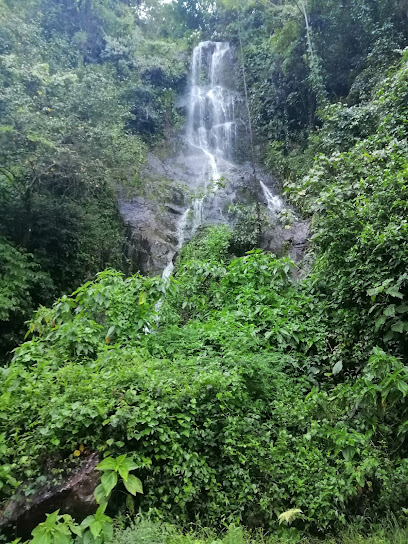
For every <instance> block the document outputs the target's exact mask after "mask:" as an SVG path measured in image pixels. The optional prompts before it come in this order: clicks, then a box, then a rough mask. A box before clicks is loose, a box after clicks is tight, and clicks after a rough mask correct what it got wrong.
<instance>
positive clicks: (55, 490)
mask: <svg viewBox="0 0 408 544" xmlns="http://www.w3.org/2000/svg"><path fill="white" fill-rule="evenodd" d="M98 463H99V456H98V454H96V453H94V454H92V455H90V456H89V457H88V458H87V460H86V461H85V462H84V463H83V465H82V466H81V468H80V469H78V470H77V471H76V472H74V473H73V474H71V475H70V476H68V477H67V478H66V480H65V481H64V482H63V483H62V484H60V485H58V486H51V487H46V488H44V489H41V490H38V491H37V492H36V493H35V494H34V495H31V497H30V498H25V497H22V496H20V497H19V496H16V498H15V499H13V500H11V501H10V502H9V504H8V505H7V507H6V509H5V511H4V512H3V515H2V516H1V518H0V533H2V532H3V530H6V529H5V528H6V527H8V526H15V527H16V534H17V536H19V537H22V538H23V539H26V538H28V537H29V536H30V534H31V531H32V530H33V529H34V527H36V526H37V525H38V524H39V523H41V522H43V521H45V517H46V514H51V513H52V512H55V510H58V509H60V510H61V512H62V513H64V514H71V516H72V517H74V518H75V519H76V520H77V521H80V520H82V519H84V518H85V517H86V516H88V515H90V514H93V513H95V511H96V509H97V506H98V505H97V503H96V501H95V497H94V491H95V488H96V486H97V485H98V484H99V480H100V473H98V471H97V470H95V467H96V465H97V464H98Z"/></svg>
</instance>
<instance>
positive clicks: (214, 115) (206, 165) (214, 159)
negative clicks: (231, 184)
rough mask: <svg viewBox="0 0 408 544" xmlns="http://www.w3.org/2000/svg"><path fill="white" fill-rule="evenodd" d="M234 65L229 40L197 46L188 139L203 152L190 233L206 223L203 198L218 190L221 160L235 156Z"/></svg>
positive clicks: (195, 49)
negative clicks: (227, 41)
mask: <svg viewBox="0 0 408 544" xmlns="http://www.w3.org/2000/svg"><path fill="white" fill-rule="evenodd" d="M232 66H233V63H232V54H231V48H230V45H229V44H228V43H225V42H209V41H207V42H201V43H200V44H199V45H198V46H197V47H195V48H194V51H193V58H192V65H191V80H190V98H189V110H188V120H187V134H186V140H187V143H188V144H189V146H190V147H192V148H193V149H195V150H197V151H198V152H199V153H200V154H201V165H200V166H201V168H200V169H198V170H200V171H201V176H200V175H199V177H201V179H199V180H197V181H198V184H199V185H198V186H199V189H200V193H201V195H200V196H198V197H195V198H194V201H193V205H192V225H191V234H194V232H195V231H196V230H197V228H198V227H199V226H200V225H202V223H203V222H204V216H203V205H204V200H205V198H206V196H209V195H210V194H211V193H213V192H215V191H216V189H217V182H219V181H220V177H221V171H220V163H222V161H228V160H230V161H231V160H232V159H233V156H234V149H235V143H236V140H237V120H236V118H235V104H236V102H237V100H239V99H240V97H239V94H238V93H237V92H236V91H234V90H233V88H232V84H231V81H228V74H229V73H231V68H232ZM199 160H200V159H199Z"/></svg>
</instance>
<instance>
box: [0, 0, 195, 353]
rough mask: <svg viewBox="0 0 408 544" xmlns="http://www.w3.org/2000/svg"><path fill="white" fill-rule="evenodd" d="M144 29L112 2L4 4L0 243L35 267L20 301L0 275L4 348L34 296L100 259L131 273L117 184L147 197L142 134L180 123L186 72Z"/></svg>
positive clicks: (85, 272) (45, 296) (70, 283)
mask: <svg viewBox="0 0 408 544" xmlns="http://www.w3.org/2000/svg"><path fill="white" fill-rule="evenodd" d="M143 27H144V25H143V22H142V21H140V20H139V17H138V13H137V11H135V9H134V8H133V7H132V5H131V3H129V5H127V4H126V3H123V2H120V1H117V2H110V1H105V0H98V1H92V2H91V1H84V2H78V1H76V0H67V1H66V2H55V1H53V0H35V1H32V2H20V1H19V0H15V1H8V2H6V3H3V2H2V3H1V4H0V87H1V95H0V236H1V240H2V242H1V243H2V247H3V244H7V247H8V246H10V250H9V251H11V252H13V254H16V255H17V253H18V252H19V253H21V255H22V256H21V257H18V259H19V261H21V260H24V259H26V257H25V254H26V253H27V252H28V253H30V254H33V255H34V261H35V262H36V263H37V264H38V265H39V267H37V270H38V272H39V273H40V272H41V273H40V274H39V276H38V278H37V280H35V279H34V278H32V279H31V280H30V281H31V283H30V285H27V288H24V289H25V291H26V295H27V296H24V297H23V298H24V300H21V297H20V298H19V299H15V298H13V297H15V296H19V295H18V294H17V293H15V294H14V290H13V286H12V285H11V284H10V286H8V284H7V279H6V278H5V277H4V278H2V279H3V281H4V283H5V285H6V286H7V289H6V290H7V291H9V290H10V294H8V295H7V297H8V299H9V300H8V305H10V304H12V306H13V309H12V310H11V314H10V315H7V316H5V315H2V312H0V320H1V321H0V326H1V327H2V328H3V327H5V329H6V330H7V331H8V332H7V334H5V335H2V338H1V340H0V353H2V352H3V353H5V352H7V351H8V350H10V349H12V348H14V347H15V346H16V344H17V340H18V339H20V340H21V339H22V338H23V336H22V333H21V331H22V323H23V321H24V320H25V319H28V318H29V317H30V313H31V312H32V311H33V309H35V307H36V306H37V305H38V303H39V302H42V303H50V302H51V301H52V300H53V298H54V297H55V296H56V295H57V296H58V295H60V294H61V293H63V292H65V293H66V292H70V291H72V290H73V289H74V288H75V287H77V286H78V285H79V284H80V283H82V282H83V281H85V280H87V279H90V278H91V277H93V276H94V275H95V274H96V273H97V272H98V271H99V270H103V269H104V268H106V267H109V266H112V267H115V268H117V269H122V270H125V269H127V263H126V262H125V260H124V258H123V255H122V249H123V245H124V243H125V232H124V228H123V225H122V224H121V221H120V219H119V216H118V212H117V206H116V195H117V191H118V189H119V188H123V187H134V188H136V189H137V190H138V191H139V192H142V193H143V191H144V186H143V183H142V182H141V180H140V179H139V170H140V166H141V164H142V162H143V160H144V156H145V152H146V142H151V141H152V140H154V139H157V138H160V137H162V136H163V135H164V134H165V132H166V131H169V129H170V126H172V125H174V124H175V123H176V122H177V121H178V120H179V119H180V116H179V114H178V112H177V110H176V108H175V98H176V93H177V92H180V91H181V90H182V88H183V86H184V83H185V79H186V62H185V61H186V59H187V57H186V56H185V55H183V50H184V49H185V44H184V42H181V41H180V42H179V43H174V42H169V41H166V40H163V39H158V38H157V37H156V38H155V37H153V36H150V37H149V36H146V35H145V34H146V33H145V32H144V28H143ZM16 258H17V257H16ZM0 267H1V264H0ZM30 270H31V268H30V267H28V270H27V275H30V274H31V276H32V275H33V273H32V272H30ZM2 274H3V272H2V271H1V268H0V275H2ZM37 284H40V285H41V289H38V288H37V287H36V285H37ZM20 301H21V302H20Z"/></svg>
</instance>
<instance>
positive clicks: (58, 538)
mask: <svg viewBox="0 0 408 544" xmlns="http://www.w3.org/2000/svg"><path fill="white" fill-rule="evenodd" d="M72 542H73V539H72V538H71V536H70V535H68V534H64V533H62V532H60V531H57V532H56V533H55V535H54V542H53V544H72Z"/></svg>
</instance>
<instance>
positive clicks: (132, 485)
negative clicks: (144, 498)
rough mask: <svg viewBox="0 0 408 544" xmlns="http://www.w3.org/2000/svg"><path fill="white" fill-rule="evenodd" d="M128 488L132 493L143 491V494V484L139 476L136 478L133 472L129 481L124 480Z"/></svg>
mask: <svg viewBox="0 0 408 544" xmlns="http://www.w3.org/2000/svg"><path fill="white" fill-rule="evenodd" d="M124 484H125V487H126V489H127V490H128V491H129V493H131V494H132V495H136V493H141V494H142V495H143V485H142V482H141V481H140V480H139V478H136V476H134V475H133V474H129V477H128V479H127V481H125V482H124Z"/></svg>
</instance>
